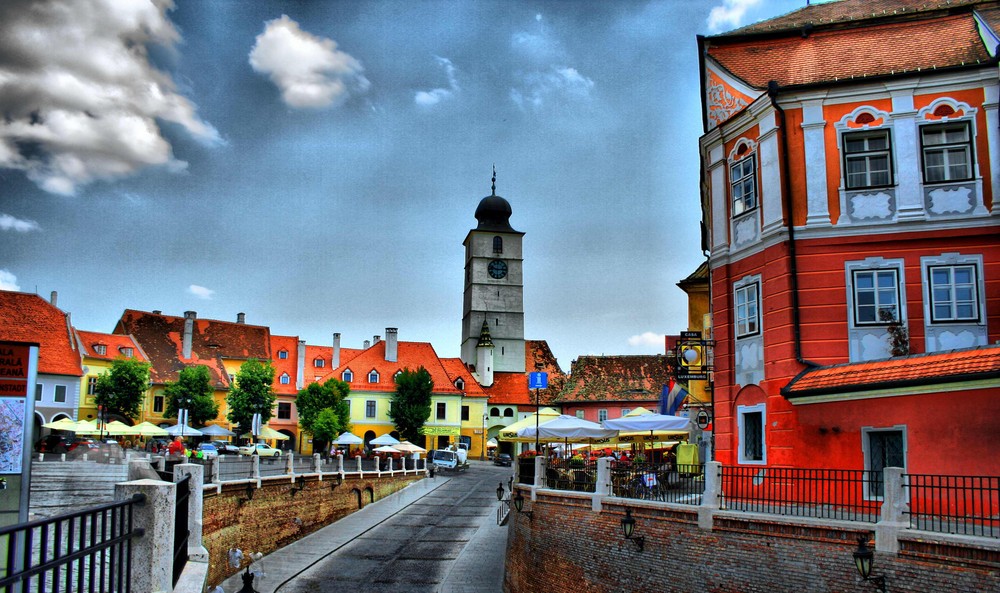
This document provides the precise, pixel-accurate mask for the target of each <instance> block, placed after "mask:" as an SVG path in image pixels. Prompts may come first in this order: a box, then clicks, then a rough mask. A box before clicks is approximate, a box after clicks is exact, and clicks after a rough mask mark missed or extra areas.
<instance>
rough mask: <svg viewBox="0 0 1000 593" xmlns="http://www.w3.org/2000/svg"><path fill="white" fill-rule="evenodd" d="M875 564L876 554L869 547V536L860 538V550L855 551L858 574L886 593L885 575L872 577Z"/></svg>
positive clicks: (860, 536)
mask: <svg viewBox="0 0 1000 593" xmlns="http://www.w3.org/2000/svg"><path fill="white" fill-rule="evenodd" d="M874 563H875V552H873V551H872V549H871V548H869V547H868V536H867V535H859V536H858V549H857V550H855V551H854V566H855V567H856V568H857V569H858V574H860V575H861V578H863V579H864V580H866V581H871V582H872V584H874V585H875V588H876V589H878V590H879V591H881V593H886V588H885V575H879V576H874V577H873V576H872V565H873V564H874Z"/></svg>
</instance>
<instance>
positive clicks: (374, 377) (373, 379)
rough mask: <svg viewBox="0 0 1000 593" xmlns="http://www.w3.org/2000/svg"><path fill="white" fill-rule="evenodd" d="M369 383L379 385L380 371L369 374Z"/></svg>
mask: <svg viewBox="0 0 1000 593" xmlns="http://www.w3.org/2000/svg"><path fill="white" fill-rule="evenodd" d="M368 382H369V383H378V371H371V372H369V373H368Z"/></svg>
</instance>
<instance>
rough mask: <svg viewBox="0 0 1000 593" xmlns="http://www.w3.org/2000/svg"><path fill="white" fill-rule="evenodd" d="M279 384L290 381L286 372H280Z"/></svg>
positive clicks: (285, 383)
mask: <svg viewBox="0 0 1000 593" xmlns="http://www.w3.org/2000/svg"><path fill="white" fill-rule="evenodd" d="M280 380H281V384H282V385H288V384H289V383H291V382H292V378H291V377H289V376H288V373H281V379H280Z"/></svg>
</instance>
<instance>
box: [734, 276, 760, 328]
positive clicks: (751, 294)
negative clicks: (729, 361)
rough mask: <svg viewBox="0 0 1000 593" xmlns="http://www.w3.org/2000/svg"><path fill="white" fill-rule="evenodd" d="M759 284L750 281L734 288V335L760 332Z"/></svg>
mask: <svg viewBox="0 0 1000 593" xmlns="http://www.w3.org/2000/svg"><path fill="white" fill-rule="evenodd" d="M759 292H760V291H759V285H758V284H757V283H756V282H751V283H750V284H747V285H745V286H741V287H739V288H737V289H736V337H737V338H745V337H747V336H753V335H757V333H759V332H760V308H759V307H758V306H757V302H758V300H759V298H760V297H759Z"/></svg>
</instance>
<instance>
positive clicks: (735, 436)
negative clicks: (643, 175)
mask: <svg viewBox="0 0 1000 593" xmlns="http://www.w3.org/2000/svg"><path fill="white" fill-rule="evenodd" d="M876 8H877V9H878V10H876ZM883 9H885V10H884V11H883ZM998 31H1000V8H998V3H996V2H975V1H968V0H951V1H950V2H944V1H943V0H941V1H938V0H931V1H928V0H897V1H894V2H873V1H872V0H843V1H841V2H832V3H826V4H816V5H812V6H806V7H805V8H803V9H800V10H797V11H795V12H792V13H790V14H787V15H785V16H782V17H778V18H775V19H771V20H769V21H765V22H761V23H757V24H755V25H751V26H748V27H744V28H742V29H738V30H736V31H733V32H730V33H726V34H722V35H717V36H711V37H701V38H699V51H700V58H701V66H702V89H701V90H702V97H703V116H704V126H705V134H704V135H703V136H702V138H701V141H700V149H701V157H702V163H703V169H702V185H703V188H704V189H703V195H702V212H703V220H704V223H705V226H706V236H705V243H706V249H708V250H709V251H710V264H709V265H710V271H711V309H712V325H713V328H712V332H713V336H712V337H713V339H714V340H715V352H714V365H715V368H714V421H715V422H714V429H715V433H714V438H715V457H716V459H717V460H719V461H721V462H722V463H725V464H748V465H754V464H757V465H762V466H763V465H768V466H785V467H807V468H854V469H873V470H880V469H881V468H883V467H887V466H901V467H903V468H904V469H905V470H906V471H907V472H910V473H935V474H977V475H998V474H1000V459H998V458H997V456H996V454H995V453H996V446H997V438H998V436H1000V345H997V343H998V341H1000V210H998V206H1000V179H998V172H1000V167H998V162H1000V119H998V101H1000V83H998V61H997V57H996V50H997V44H998V40H1000V37H998V35H997V33H998ZM873 495H874V493H873Z"/></svg>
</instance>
